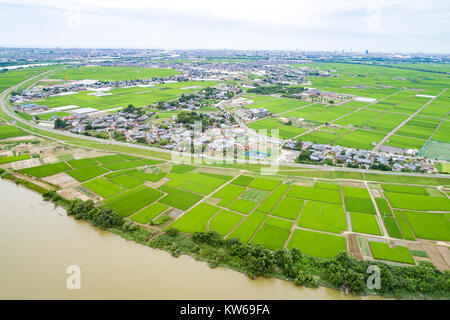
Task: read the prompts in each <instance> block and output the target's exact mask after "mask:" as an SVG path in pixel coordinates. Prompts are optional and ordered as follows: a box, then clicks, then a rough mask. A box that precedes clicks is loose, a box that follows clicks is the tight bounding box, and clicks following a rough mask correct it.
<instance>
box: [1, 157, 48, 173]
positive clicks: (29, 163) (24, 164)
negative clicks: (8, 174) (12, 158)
mask: <svg viewBox="0 0 450 320" xmlns="http://www.w3.org/2000/svg"><path fill="white" fill-rule="evenodd" d="M40 165H41V161H39V159H38V158H33V159H27V160H22V161H17V162H11V163H9V164H8V167H10V168H11V169H14V170H20V169H25V168H30V167H36V166H40Z"/></svg>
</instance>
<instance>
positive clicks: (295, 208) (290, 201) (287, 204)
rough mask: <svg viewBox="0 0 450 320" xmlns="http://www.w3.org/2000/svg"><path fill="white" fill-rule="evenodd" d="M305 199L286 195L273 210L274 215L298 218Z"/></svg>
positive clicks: (292, 218)
mask: <svg viewBox="0 0 450 320" xmlns="http://www.w3.org/2000/svg"><path fill="white" fill-rule="evenodd" d="M303 202H304V201H303V200H301V199H295V198H288V197H285V198H283V200H281V201H280V203H279V204H278V205H277V206H276V208H275V209H273V211H272V215H274V216H278V217H282V218H286V219H291V220H296V219H297V217H298V215H299V213H300V210H301V209H302V207H303Z"/></svg>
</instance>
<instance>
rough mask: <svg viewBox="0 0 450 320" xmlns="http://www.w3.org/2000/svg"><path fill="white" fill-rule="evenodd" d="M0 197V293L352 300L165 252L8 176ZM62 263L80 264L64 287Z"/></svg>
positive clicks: (0, 183)
mask: <svg viewBox="0 0 450 320" xmlns="http://www.w3.org/2000/svg"><path fill="white" fill-rule="evenodd" d="M0 201H1V206H0V214H1V223H0V299H355V297H351V296H346V295H344V294H343V293H341V292H339V291H336V290H332V289H327V288H319V289H306V288H298V287H295V286H294V285H293V284H292V283H290V282H287V281H283V280H278V279H258V280H250V279H248V278H246V277H245V275H243V274H241V273H239V272H236V271H232V270H229V269H225V268H216V269H211V268H209V266H208V265H207V264H205V263H202V262H197V261H195V260H193V259H192V258H190V257H187V256H181V257H179V258H173V257H172V256H170V255H169V254H168V253H166V252H164V251H160V250H155V249H151V248H148V247H145V246H142V245H139V244H136V243H134V242H130V241H126V240H124V239H122V238H120V237H119V236H116V235H114V234H111V233H108V232H103V231H100V230H97V229H95V228H93V227H92V226H91V225H89V224H87V223H85V222H80V221H76V220H74V219H72V218H71V217H67V216H66V215H65V212H64V210H63V209H61V208H56V209H55V208H54V205H53V204H51V203H46V202H44V201H43V200H42V197H41V196H40V195H39V194H37V193H34V192H32V191H29V190H27V189H25V188H23V187H19V186H16V185H15V184H13V183H11V182H8V181H4V180H0ZM70 265H77V266H79V267H80V270H81V276H80V280H81V289H80V290H69V289H67V286H66V281H67V278H68V277H69V274H67V273H66V270H67V267H68V266H70ZM363 298H367V297H363ZM371 298H374V297H371ZM356 299H361V297H356Z"/></svg>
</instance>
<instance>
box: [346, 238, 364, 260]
mask: <svg viewBox="0 0 450 320" xmlns="http://www.w3.org/2000/svg"><path fill="white" fill-rule="evenodd" d="M347 250H348V253H349V254H350V255H351V256H353V257H355V258H356V259H358V260H363V259H364V256H363V255H362V253H361V251H360V249H359V243H358V236H357V235H356V234H355V233H348V234H347Z"/></svg>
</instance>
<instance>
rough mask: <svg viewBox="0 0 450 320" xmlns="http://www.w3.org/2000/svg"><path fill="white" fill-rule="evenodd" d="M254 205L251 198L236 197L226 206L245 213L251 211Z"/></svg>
mask: <svg viewBox="0 0 450 320" xmlns="http://www.w3.org/2000/svg"><path fill="white" fill-rule="evenodd" d="M255 206H256V204H255V202H253V201H251V200H244V199H237V200H235V201H234V202H233V203H232V204H231V205H229V206H228V208H229V209H230V210H234V211H237V212H241V213H244V214H247V213H249V212H250V211H252V210H253V208H254V207H255Z"/></svg>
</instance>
